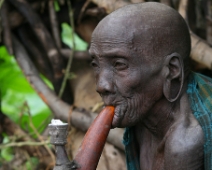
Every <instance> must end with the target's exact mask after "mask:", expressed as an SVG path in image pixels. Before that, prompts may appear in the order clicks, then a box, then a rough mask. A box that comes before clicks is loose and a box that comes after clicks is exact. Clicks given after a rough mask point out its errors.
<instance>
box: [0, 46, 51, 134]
mask: <svg viewBox="0 0 212 170" xmlns="http://www.w3.org/2000/svg"><path fill="white" fill-rule="evenodd" d="M0 73H1V74H0V82H1V83H0V92H1V104H2V111H3V113H5V114H7V115H8V116H9V117H10V119H12V120H13V121H14V122H16V123H19V122H20V125H21V127H25V126H26V123H23V121H20V120H22V119H23V120H26V121H27V122H28V123H29V115H28V114H27V113H26V112H23V106H24V104H25V103H27V104H28V106H29V110H30V113H31V115H32V119H33V123H34V125H35V127H36V128H37V127H38V126H40V124H41V123H42V122H43V120H45V119H47V118H48V117H49V115H50V114H51V111H50V109H49V108H48V107H47V106H46V104H45V103H44V102H43V101H42V100H41V98H40V97H39V96H38V95H37V93H36V92H35V90H34V89H33V88H32V87H31V86H30V84H29V82H28V81H27V80H26V78H25V76H24V74H23V72H22V70H21V69H20V68H19V66H18V65H17V62H16V60H15V59H14V57H12V56H10V55H9V54H8V52H7V50H6V48H5V47H4V46H1V47H0ZM45 81H46V82H47V80H46V79H45ZM48 84H49V85H50V86H51V88H52V85H51V83H50V82H48ZM34 117H35V119H34ZM46 125H47V123H46V124H44V125H43V126H44V127H45V126H46ZM28 130H29V131H30V132H31V129H28Z"/></svg>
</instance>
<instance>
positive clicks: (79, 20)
mask: <svg viewBox="0 0 212 170" xmlns="http://www.w3.org/2000/svg"><path fill="white" fill-rule="evenodd" d="M90 2H91V0H87V1H86V2H85V3H84V5H83V7H82V9H81V11H80V14H79V17H78V20H77V24H80V22H81V20H82V17H83V14H84V12H85V10H86V8H87V7H88V5H89V4H90Z"/></svg>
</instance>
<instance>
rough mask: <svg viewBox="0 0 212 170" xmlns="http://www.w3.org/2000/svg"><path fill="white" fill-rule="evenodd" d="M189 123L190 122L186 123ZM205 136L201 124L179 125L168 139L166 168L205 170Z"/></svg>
mask: <svg viewBox="0 0 212 170" xmlns="http://www.w3.org/2000/svg"><path fill="white" fill-rule="evenodd" d="M184 123H188V122H184ZM203 157H204V134H203V131H202V128H201V126H200V125H199V124H195V123H192V124H190V125H189V126H186V125H185V124H183V123H182V124H179V125H178V126H177V127H175V129H174V130H173V132H172V133H171V134H170V135H169V136H168V137H167V140H166V144H165V160H166V163H165V166H166V168H167V169H170V168H171V169H173V168H172V167H175V166H176V165H178V166H177V167H176V168H174V169H176V170H182V169H189V170H191V169H192V170H197V169H202V168H203Z"/></svg>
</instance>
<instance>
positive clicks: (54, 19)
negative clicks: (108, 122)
mask: <svg viewBox="0 0 212 170" xmlns="http://www.w3.org/2000/svg"><path fill="white" fill-rule="evenodd" d="M49 15H50V21H51V29H52V34H53V37H54V40H55V42H56V44H57V47H58V48H59V49H60V48H61V41H60V34H59V30H58V22H57V16H56V12H55V10H54V0H49Z"/></svg>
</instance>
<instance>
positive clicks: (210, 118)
mask: <svg viewBox="0 0 212 170" xmlns="http://www.w3.org/2000/svg"><path fill="white" fill-rule="evenodd" d="M187 94H188V96H189V101H190V105H191V110H192V112H193V114H194V116H195V117H196V119H197V120H198V122H199V124H200V125H201V127H202V129H203V132H204V136H205V139H204V140H205V144H204V169H205V170H212V113H211V112H212V79H211V78H209V77H206V76H204V75H201V74H198V73H193V72H191V73H190V75H189V77H188V88H187ZM133 128H134V127H128V128H126V129H125V133H124V138H123V143H124V145H125V153H126V162H127V169H128V170H139V169H140V168H139V150H138V146H137V144H136V143H135V141H136V140H135V139H134V130H133Z"/></svg>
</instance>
